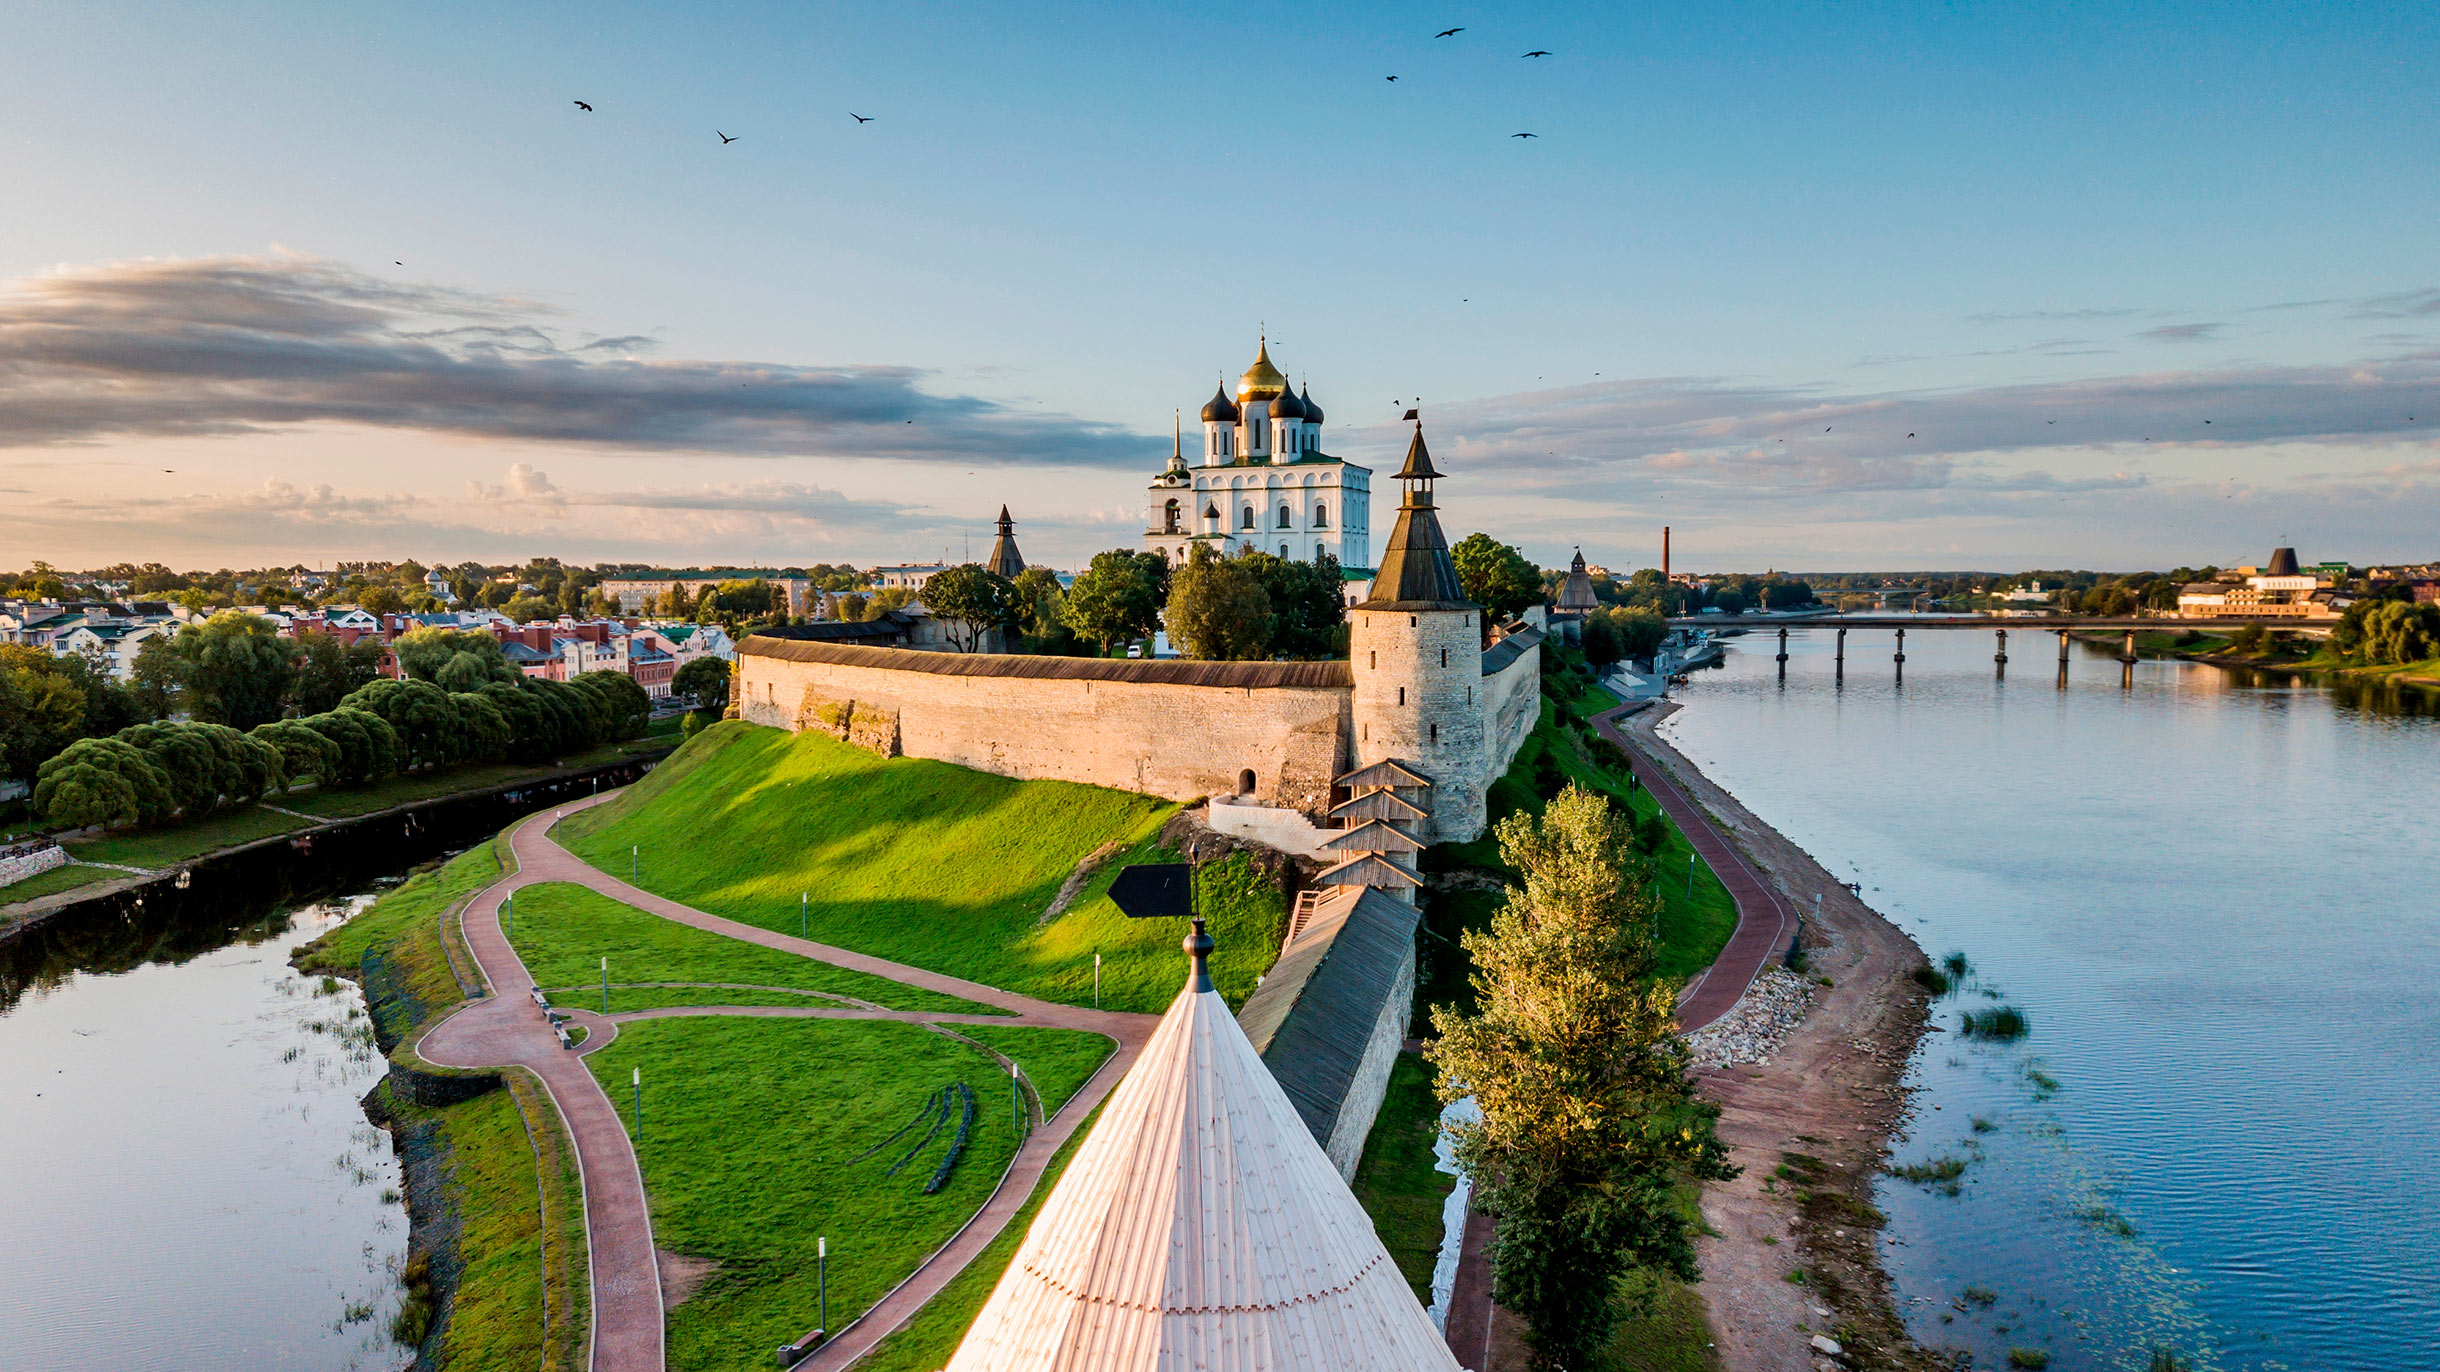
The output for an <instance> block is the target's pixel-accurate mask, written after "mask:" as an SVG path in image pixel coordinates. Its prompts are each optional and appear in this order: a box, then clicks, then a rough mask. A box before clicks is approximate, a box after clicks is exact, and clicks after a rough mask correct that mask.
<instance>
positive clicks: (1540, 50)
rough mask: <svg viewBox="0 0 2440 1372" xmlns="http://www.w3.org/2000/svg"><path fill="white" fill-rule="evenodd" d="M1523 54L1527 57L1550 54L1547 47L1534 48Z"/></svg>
mask: <svg viewBox="0 0 2440 1372" xmlns="http://www.w3.org/2000/svg"><path fill="white" fill-rule="evenodd" d="M1525 55H1526V56H1527V57H1548V56H1550V49H1548V48H1535V49H1534V50H1533V51H1532V52H1529V53H1527V54H1525Z"/></svg>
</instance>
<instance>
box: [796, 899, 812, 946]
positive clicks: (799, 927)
mask: <svg viewBox="0 0 2440 1372" xmlns="http://www.w3.org/2000/svg"><path fill="white" fill-rule="evenodd" d="M812 904H813V892H811V891H800V892H798V893H797V897H796V936H797V937H798V938H803V937H804V936H805V913H806V911H807V910H808V909H809V908H810V907H811V906H812Z"/></svg>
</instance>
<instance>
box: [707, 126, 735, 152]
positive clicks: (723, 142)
mask: <svg viewBox="0 0 2440 1372" xmlns="http://www.w3.org/2000/svg"><path fill="white" fill-rule="evenodd" d="M712 132H714V133H720V130H718V129H714V130H712ZM736 141H737V140H736V139H734V138H731V137H729V136H728V135H727V134H725V133H720V146H722V147H724V148H725V147H727V146H728V145H729V144H731V143H734V142H736Z"/></svg>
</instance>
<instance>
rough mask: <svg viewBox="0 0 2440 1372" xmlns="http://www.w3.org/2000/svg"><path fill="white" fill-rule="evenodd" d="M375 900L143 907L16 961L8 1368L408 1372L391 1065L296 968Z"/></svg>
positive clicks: (16, 952) (3, 989) (349, 1004)
mask: <svg viewBox="0 0 2440 1372" xmlns="http://www.w3.org/2000/svg"><path fill="white" fill-rule="evenodd" d="M367 900H369V897H361V896H360V897H353V898H349V899H345V900H340V901H334V902H328V903H322V904H315V905H308V906H305V907H302V908H299V909H297V910H294V911H288V912H282V913H280V914H276V915H272V916H268V917H263V916H260V915H259V914H255V913H251V912H247V911H243V910H238V911H233V912H230V913H228V914H226V915H223V916H219V917H213V916H210V915H208V914H207V915H205V916H203V917H199V918H193V919H181V918H176V917H171V916H169V915H166V914H162V913H159V911H160V910H161V909H164V908H167V907H168V906H170V905H171V904H172V903H171V902H160V903H149V902H148V906H150V907H151V908H153V909H155V911H156V913H154V914H150V915H148V914H146V913H145V912H144V909H143V908H139V907H133V906H130V907H129V909H128V910H127V911H126V912H125V914H123V915H122V914H120V913H117V912H113V913H110V914H108V915H107V916H106V917H100V918H82V919H72V920H69V921H65V922H62V923H59V924H55V925H53V926H51V927H48V928H46V929H44V930H41V931H38V932H37V933H36V934H35V935H34V936H32V937H29V938H26V939H23V940H20V941H19V942H18V943H16V944H14V945H12V946H10V947H9V948H8V949H7V950H6V953H5V955H0V1009H4V1011H5V1013H0V1176H5V1177H7V1178H8V1190H7V1200H6V1203H5V1204H0V1309H5V1310H6V1311H7V1312H8V1316H7V1318H6V1319H5V1320H0V1367H8V1368H45V1369H60V1370H61V1372H74V1370H75V1369H85V1368H92V1369H103V1368H110V1369H118V1368H124V1367H130V1366H156V1365H160V1366H167V1365H175V1366H179V1367H191V1368H206V1369H219V1368H226V1369H231V1372H237V1370H238V1369H247V1370H249V1372H250V1370H251V1369H299V1372H304V1370H305V1369H313V1370H314V1372H321V1370H322V1369H331V1368H388V1367H395V1366H398V1365H400V1364H401V1363H403V1362H404V1361H405V1357H404V1356H403V1355H402V1351H401V1350H399V1349H397V1348H396V1347H395V1346H394V1345H393V1344H392V1343H391V1342H390V1339H389V1332H388V1320H389V1316H390V1314H391V1312H392V1310H393V1308H394V1305H395V1292H396V1291H397V1283H396V1281H395V1279H394V1273H395V1270H396V1267H397V1264H398V1263H399V1262H400V1261H401V1260H402V1259H403V1256H404V1253H405V1248H406V1237H407V1233H406V1231H407V1222H406V1214H405V1211H404V1208H403V1206H402V1204H401V1202H400V1198H399V1189H400V1180H399V1169H398V1165H397V1162H396V1161H395V1159H394V1158H393V1157H392V1155H391V1152H390V1147H389V1139H388V1136H387V1135H386V1134H383V1133H382V1132H381V1131H379V1130H377V1129H375V1128H373V1127H372V1126H371V1125H370V1124H369V1123H368V1122H367V1121H366V1120H365V1118H364V1114H363V1111H362V1109H361V1108H360V1107H359V1105H358V1101H359V1099H360V1098H361V1097H362V1096H363V1094H364V1093H365V1092H366V1091H367V1090H369V1089H370V1088H371V1087H372V1085H373V1083H374V1082H375V1081H377V1080H378V1079H379V1078H380V1076H381V1073H382V1070H383V1064H382V1060H381V1056H380V1053H379V1051H378V1050H377V1049H376V1048H375V1047H374V1046H373V1043H372V1036H371V1032H370V1027H369V1025H368V1023H367V1021H366V1018H365V1011H364V1003H363V997H362V996H361V995H359V994H358V992H357V990H356V988H355V987H354V986H352V985H350V984H348V983H345V982H341V981H336V980H325V979H322V978H318V977H315V978H308V977H304V976H301V975H299V974H297V973H295V972H293V971H291V970H289V968H288V965H287V964H288V957H289V954H290V953H291V952H292V951H293V950H294V949H295V948H296V947H297V946H298V945H300V944H302V943H304V942H306V941H307V940H309V939H311V938H313V937H315V936H317V935H318V934H320V933H322V932H323V931H324V930H326V929H328V928H330V927H332V926H333V925H335V924H337V923H339V922H340V921H342V920H344V919H346V918H347V917H348V916H349V915H351V914H352V913H354V912H355V911H356V910H357V909H360V908H361V907H362V906H363V905H364V904H365V903H366V901H367Z"/></svg>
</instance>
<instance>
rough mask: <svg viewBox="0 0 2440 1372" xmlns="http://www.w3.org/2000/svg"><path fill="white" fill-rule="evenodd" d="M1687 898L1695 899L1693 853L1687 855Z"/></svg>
mask: <svg viewBox="0 0 2440 1372" xmlns="http://www.w3.org/2000/svg"><path fill="white" fill-rule="evenodd" d="M1686 898H1687V899H1688V900H1692V899H1694V854H1693V852H1691V851H1689V852H1688V853H1687V854H1686Z"/></svg>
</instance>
